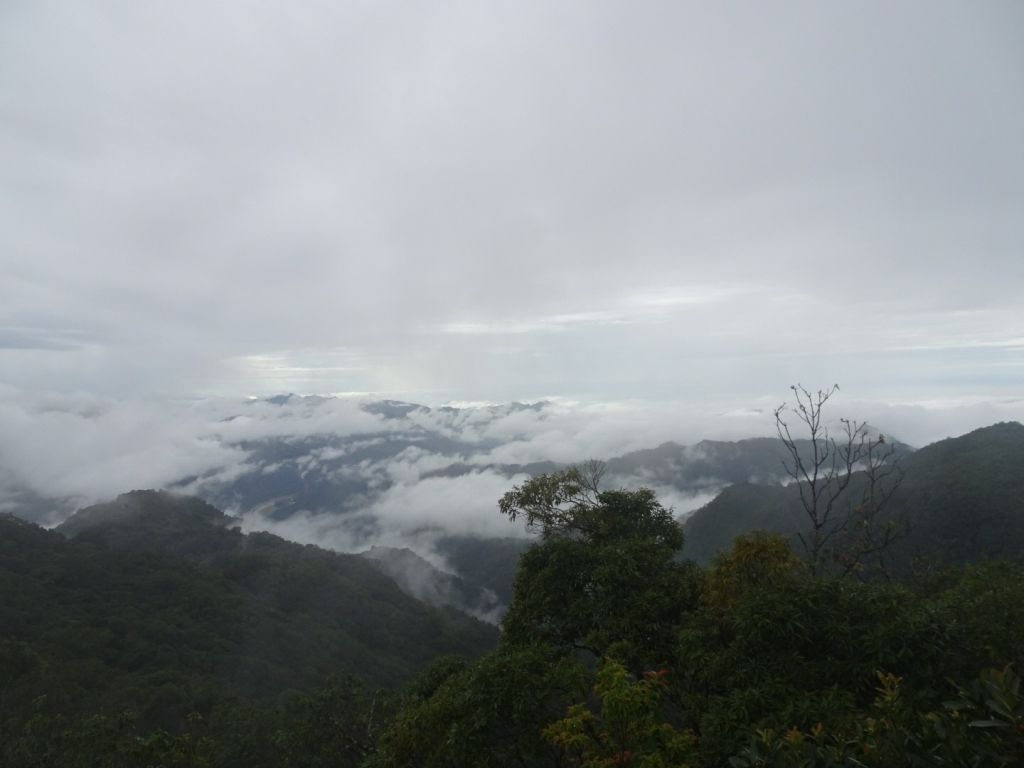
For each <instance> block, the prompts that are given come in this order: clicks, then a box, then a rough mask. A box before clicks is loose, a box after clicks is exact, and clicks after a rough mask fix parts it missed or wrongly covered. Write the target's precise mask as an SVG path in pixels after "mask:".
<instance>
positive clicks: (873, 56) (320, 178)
mask: <svg viewBox="0 0 1024 768" xmlns="http://www.w3.org/2000/svg"><path fill="white" fill-rule="evenodd" d="M0 267H2V275H3V277H2V280H0V383H2V384H4V385H6V386H7V387H8V390H7V391H8V392H11V391H18V392H37V391H41V390H42V391H77V392H85V393H90V394H92V395H96V396H101V397H110V398H115V399H116V398H125V397H129V396H131V397H151V398H161V397H174V398H181V397H191V396H203V395H223V396H244V395H247V394H266V393H270V392H278V391H298V392H337V391H346V392H353V391H357V392H370V393H381V394H387V395H391V396H400V397H405V398H407V399H413V400H418V401H421V402H428V403H439V402H445V401H448V400H452V399H456V400H489V401H504V400H511V399H524V400H525V399H532V398H537V397H545V396H552V395H561V396H565V397H577V398H583V399H586V400H589V401H601V400H621V399H624V398H631V399H637V400H644V401H659V400H661V401H664V400H668V399H672V400H680V401H687V402H691V403H699V402H702V401H705V400H708V401H710V400H716V401H719V400H723V399H726V400H728V399H732V400H735V401H736V402H744V401H745V399H755V398H763V397H768V398H770V399H773V400H774V399H780V398H781V397H782V396H784V395H785V394H786V391H787V390H786V387H787V385H788V384H789V383H791V382H793V381H798V380H799V381H802V382H804V383H805V384H808V385H810V386H818V385H828V384H831V383H833V382H839V383H841V384H842V385H843V387H844V392H848V393H850V394H851V395H853V396H855V397H859V398H863V399H866V400H875V401H878V402H890V403H896V402H899V403H906V402H932V403H934V402H963V401H970V402H977V401H978V400H991V401H993V402H996V401H999V402H1007V401H1011V400H1013V399H1015V398H1024V299H1022V292H1024V3H1021V2H1019V0H1008V1H1007V2H996V1H985V2H954V3H945V2H938V1H937V0H921V1H920V2H892V0H886V1H885V2H877V3H875V2H847V3H832V2H808V3H800V2H782V3H759V2H745V3H735V4H732V3H723V2H715V3H684V2H679V0H672V2H665V3H655V2H593V1H588V2H547V1H544V2H524V0H516V1H515V2H480V1H479V0H473V1H472V2H464V3H446V2H429V3H413V2H409V3H400V4H396V3H389V2H379V1H377V0H375V1H374V2H335V1H333V0H332V1H331V2H313V1H312V0H304V1H303V2H297V3H294V2H276V3H271V2H256V1H255V0H248V1H246V2H226V1H222V2H215V3H211V2H205V1H204V2H182V1H181V0H179V1H178V2H174V3H156V2H149V3H140V2H137V0H124V2H103V1H100V0H97V1H96V2H89V3H82V2H77V1H76V2H67V3H56V2H47V1H46V0H3V2H0Z"/></svg>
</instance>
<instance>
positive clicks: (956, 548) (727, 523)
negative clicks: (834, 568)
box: [685, 422, 1024, 569]
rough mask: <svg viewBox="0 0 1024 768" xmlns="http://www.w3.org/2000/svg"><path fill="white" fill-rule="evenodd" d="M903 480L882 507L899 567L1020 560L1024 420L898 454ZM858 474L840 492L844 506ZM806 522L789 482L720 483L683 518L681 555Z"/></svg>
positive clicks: (701, 554)
mask: <svg viewBox="0 0 1024 768" xmlns="http://www.w3.org/2000/svg"><path fill="white" fill-rule="evenodd" d="M900 464H901V466H902V468H903V471H904V477H903V481H902V484H901V485H900V486H899V488H898V489H897V490H896V492H895V494H894V495H893V497H892V499H891V500H890V501H889V502H888V504H887V505H886V507H885V508H884V516H885V518H886V519H887V520H890V521H893V522H894V523H895V524H897V525H898V526H899V530H900V532H901V533H900V536H899V538H898V539H897V540H896V541H895V542H894V544H893V546H892V555H893V556H894V557H895V558H896V560H897V561H898V562H899V563H900V565H901V567H902V568H903V569H908V568H910V567H911V565H912V564H913V563H915V562H916V563H917V565H927V564H945V565H959V564H964V563H969V562H975V561H979V560H984V559H992V558H994V559H998V558H1008V559H1012V560H1020V559H1022V558H1024V425H1021V424H1018V423H1016V422H1008V423H1001V424H995V425H993V426H990V427H985V428H983V429H978V430H975V431H973V432H970V433H969V434H966V435H963V436H961V437H955V438H950V439H947V440H942V441H940V442H937V443H934V444H932V445H929V446H926V447H925V448H922V449H920V450H919V451H916V452H914V453H910V454H907V455H905V456H903V457H902V458H901V460H900ZM863 480H864V478H863V473H861V474H860V475H859V476H857V477H855V478H854V481H853V482H851V484H850V487H849V488H848V490H847V493H846V494H845V495H844V496H843V497H841V498H840V500H839V502H838V504H837V506H838V507H839V508H840V509H843V508H844V505H845V506H846V507H848V506H849V504H851V503H853V502H854V501H855V500H856V499H857V498H859V494H860V493H861V491H862V488H863ZM804 524H805V518H804V513H803V510H802V508H801V506H800V502H799V498H798V496H797V489H796V487H795V486H790V487H785V488H784V487H781V486H778V485H771V486H767V485H750V484H742V485H735V486H731V487H729V488H726V489H725V490H724V491H723V492H722V493H721V494H720V495H719V496H718V497H717V498H716V499H715V500H714V501H712V502H711V503H710V504H708V505H706V506H705V507H703V508H701V509H700V510H698V511H697V512H695V513H694V514H693V515H692V516H691V517H690V518H689V519H688V520H687V521H686V526H685V527H686V533H687V543H686V549H685V553H686V555H687V556H688V557H692V558H694V559H696V560H698V561H699V562H708V561H709V560H710V559H711V557H713V555H714V554H715V553H716V552H721V551H724V550H726V549H728V548H729V547H730V546H731V544H732V541H733V539H734V538H735V537H736V536H737V535H739V534H741V533H745V532H748V531H752V530H766V531H773V532H777V533H783V534H786V535H794V534H795V533H796V531H797V530H800V529H801V526H803V525H804Z"/></svg>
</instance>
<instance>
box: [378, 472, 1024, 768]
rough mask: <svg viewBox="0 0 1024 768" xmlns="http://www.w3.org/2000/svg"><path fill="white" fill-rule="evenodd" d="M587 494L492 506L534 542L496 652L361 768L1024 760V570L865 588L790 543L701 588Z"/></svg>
mask: <svg viewBox="0 0 1024 768" xmlns="http://www.w3.org/2000/svg"><path fill="white" fill-rule="evenodd" d="M578 480H579V476H578V475H577V476H573V475H571V474H570V475H567V474H565V473H559V474H556V475H553V476H546V477H543V478H540V479H536V480H533V481H529V482H528V483H527V484H525V485H524V486H523V487H521V488H517V489H516V490H515V491H514V492H512V493H510V494H509V495H507V496H506V497H505V499H503V504H502V510H503V511H504V512H506V514H510V513H513V514H517V515H519V514H523V515H528V516H529V519H531V521H532V522H533V523H534V524H535V525H537V526H538V527H539V528H540V529H541V530H542V532H543V534H542V539H541V541H540V542H539V543H538V544H537V545H536V546H535V547H534V548H532V549H531V550H529V551H528V552H527V553H526V555H525V556H524V557H523V559H522V561H521V563H520V568H519V573H518V577H517V580H516V590H515V597H514V600H513V604H512V607H511V608H510V610H509V613H508V615H507V616H506V619H505V624H504V629H505V634H504V636H503V638H502V643H501V645H500V646H499V648H498V649H497V650H496V651H495V652H493V653H492V654H489V655H488V656H487V657H485V658H484V659H482V660H481V661H479V662H477V663H475V664H454V663H451V662H444V663H441V664H439V665H437V666H435V668H434V669H433V670H432V671H431V672H430V673H429V674H428V675H427V676H425V677H424V678H423V679H422V680H421V681H420V682H419V683H418V684H417V685H415V686H413V687H412V688H411V689H409V691H407V693H406V696H405V698H404V701H403V704H402V706H401V707H400V709H399V711H398V714H397V716H396V718H395V720H394V721H393V722H392V724H391V725H390V727H389V728H388V729H387V730H386V731H385V733H384V734H383V736H382V738H381V741H380V743H379V748H378V751H377V753H376V754H375V755H374V756H373V757H372V758H371V762H370V764H371V765H373V766H377V767H378V768H386V767H388V768H392V767H393V768H397V767H398V766H424V767H427V766H431V767H432V766H438V767H440V766H504V765H520V766H551V767H552V768H555V766H573V765H579V766H585V767H586V768H610V767H611V766H634V767H635V768H640V766H702V767H704V766H706V767H707V768H711V767H712V766H714V767H717V766H723V765H730V766H736V767H737V768H739V767H740V766H756V765H762V766H768V765H771V766H780V767H782V766H786V767H787V768H788V767H789V766H792V767H793V768H796V767H797V766H822V768H824V767H825V766H851V767H852V766H877V768H886V767H887V766H892V765H909V764H913V765H922V766H945V765H977V766H1013V765H1019V764H1021V761H1022V760H1024V694H1022V692H1021V690H1020V682H1019V678H1018V677H1017V674H1016V672H1015V670H1020V669H1021V665H1022V664H1024V570H1022V569H1021V568H1020V567H1017V566H1013V565H1009V564H1005V563H998V562H992V563H985V564H981V565H977V566H972V567H970V568H968V569H966V570H950V569H947V570H942V571H938V572H934V573H932V574H930V575H929V576H928V577H927V578H926V579H918V580H913V581H907V582H904V583H864V582H862V581H860V580H858V579H854V578H845V579H841V578H837V577H835V576H813V575H812V574H811V573H810V571H809V569H808V567H807V565H806V564H805V563H804V562H803V561H802V560H801V559H800V558H799V557H798V556H797V555H796V554H795V553H794V552H793V551H792V549H791V548H790V545H789V542H788V541H787V540H786V538H784V537H780V536H777V535H772V534H766V533H757V534H750V535H745V536H741V537H740V538H739V539H737V541H736V542H735V544H734V545H733V547H732V548H731V549H730V551H729V552H728V554H723V555H721V556H719V557H717V558H716V559H715V561H714V563H713V564H712V565H711V567H709V568H706V569H700V568H696V567H692V566H687V565H685V564H684V563H682V562H680V560H679V559H678V557H677V555H678V548H679V546H680V545H681V544H682V543H683V541H682V536H681V535H680V533H679V531H678V529H677V530H676V532H675V533H673V532H672V530H671V527H672V526H675V525H677V524H676V523H675V522H674V521H673V520H672V519H671V517H670V516H669V517H666V516H665V514H664V511H665V510H664V509H663V508H662V507H661V506H660V505H659V504H658V503H657V500H656V499H655V498H654V496H653V494H651V493H650V492H649V491H646V492H645V491H641V492H612V493H587V492H586V488H585V487H581V486H580V484H579V483H578ZM612 521H614V522H613V523H612ZM610 523H611V524H610ZM665 595H671V597H672V599H671V600H662V599H661V598H663V597H664V596H665ZM980 724H989V725H985V727H982V726H981V725H980Z"/></svg>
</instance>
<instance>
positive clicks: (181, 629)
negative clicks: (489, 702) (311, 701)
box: [0, 492, 497, 764]
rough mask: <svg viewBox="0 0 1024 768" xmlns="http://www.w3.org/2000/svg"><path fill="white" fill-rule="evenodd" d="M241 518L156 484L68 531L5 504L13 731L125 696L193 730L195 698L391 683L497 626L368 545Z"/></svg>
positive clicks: (6, 646) (142, 720) (116, 708)
mask: <svg viewBox="0 0 1024 768" xmlns="http://www.w3.org/2000/svg"><path fill="white" fill-rule="evenodd" d="M230 523H231V520H230V518H227V517H226V516H224V515H223V514H221V513H220V512H219V511H217V510H215V509H213V508H212V507H209V506H208V505H206V504H204V503H203V502H201V501H198V500H196V499H188V498H179V497H174V496H170V495H168V494H163V493H155V492H133V493H131V494H126V495H125V496H122V497H120V498H119V499H118V500H117V501H115V502H112V503H111V504H106V505H99V506H97V507H92V508H90V509H87V510H83V511H82V512H81V513H79V514H78V515H76V516H74V517H72V518H71V519H70V520H69V521H68V522H67V523H66V524H65V525H63V526H61V529H60V532H55V531H46V530H43V529H41V528H38V527H36V526H34V525H30V524H27V523H24V522H22V521H20V520H17V519H16V518H12V517H9V516H8V517H4V518H0V595H3V599H2V600H0V627H2V634H0V670H2V672H3V680H4V696H3V701H2V702H0V723H2V727H3V729H4V730H3V734H4V735H6V736H8V737H9V738H8V741H10V739H11V738H13V737H14V736H15V735H17V734H21V733H22V732H23V729H24V728H26V727H27V725H28V723H29V722H30V720H31V718H32V717H43V718H44V719H45V718H51V719H52V718H70V719H71V720H72V721H74V720H75V719H76V718H79V717H83V716H92V715H104V716H116V715H118V713H120V712H122V711H123V710H130V711H131V712H132V713H134V716H135V718H136V720H135V722H136V725H137V726H138V727H140V728H143V729H148V728H155V727H161V728H164V729H167V730H168V731H169V732H181V730H182V729H183V728H184V727H185V724H186V716H187V715H188V714H189V713H191V712H197V713H200V714H201V715H202V716H203V717H204V718H207V719H209V718H214V719H216V718H217V717H218V716H219V715H218V713H219V712H220V711H221V710H223V709H224V708H225V707H229V706H234V705H235V704H238V703H241V702H244V703H245V704H246V705H250V704H253V703H259V702H263V703H264V704H265V705H266V706H267V707H273V706H277V705H278V704H283V703H284V702H287V701H288V700H291V699H294V698H295V695H296V694H297V693H298V692H301V691H311V690H313V689H314V688H316V687H318V686H322V685H324V684H325V683H326V682H327V681H328V680H329V679H330V678H332V677H338V676H351V677H353V678H354V679H358V680H359V681H361V683H362V684H363V686H364V687H365V688H367V689H368V690H373V689H375V688H380V687H384V688H394V687H396V686H399V685H401V684H403V683H404V682H406V681H407V680H408V679H409V678H410V676H412V675H413V674H414V673H416V672H417V671H418V670H420V669H422V668H423V667H424V666H425V665H426V664H427V663H428V662H430V661H431V660H433V659H435V658H436V657H438V656H440V655H443V654H450V653H457V654H461V655H465V656H467V657H470V658H472V657H475V656H478V655H479V654H481V653H483V652H485V651H487V650H488V649H490V648H492V647H493V646H494V644H495V642H496V640H497V632H496V631H495V629H494V628H493V627H491V626H488V625H485V624H482V623H480V622H478V621H476V620H475V619H472V618H470V617H468V616H466V615H464V614H460V613H458V612H455V611H452V610H438V609H435V608H431V607H428V606H426V605H425V604H423V603H421V602H419V601H417V600H414V599H413V598H411V597H409V596H407V595H406V594H404V593H403V592H401V591H400V590H399V589H398V587H397V586H396V585H395V584H394V582H392V581H391V580H390V579H388V578H387V577H385V576H384V575H382V574H381V573H380V572H379V571H378V569H376V568H375V567H374V566H373V565H372V564H371V563H369V562H367V561H365V560H364V559H362V558H359V557H356V556H348V555H339V554H336V553H331V552H326V551H324V550H320V549H318V548H316V547H308V546H307V547H304V546H301V545H298V544H292V543H289V542H286V541H284V540H282V539H279V538H277V537H275V536H271V535H269V534H253V535H248V536H246V535H243V534H242V533H240V532H239V531H238V530H236V529H234V528H232V527H230ZM62 533H67V534H71V535H73V538H71V539H68V538H66V537H65V536H64V535H62ZM261 706H262V705H261ZM5 764H10V763H5Z"/></svg>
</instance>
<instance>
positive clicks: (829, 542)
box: [775, 384, 903, 575]
mask: <svg viewBox="0 0 1024 768" xmlns="http://www.w3.org/2000/svg"><path fill="white" fill-rule="evenodd" d="M790 389H791V390H792V392H793V397H794V401H793V403H792V404H790V403H783V404H782V405H780V406H779V407H778V408H776V409H775V427H776V430H777V432H778V435H779V438H780V439H781V440H782V442H783V444H784V445H785V446H786V450H787V452H788V453H789V457H790V459H789V461H784V462H783V466H784V467H785V469H786V472H787V474H788V475H789V476H790V477H791V478H792V479H793V481H794V482H795V483H796V485H797V491H798V493H799V497H800V504H801V506H802V507H803V511H804V513H805V515H806V519H807V523H808V527H807V528H806V530H798V531H797V536H798V538H799V539H800V543H801V544H802V545H803V548H804V551H805V553H806V556H807V560H808V562H809V564H810V567H811V571H812V573H815V574H817V573H821V572H822V571H824V570H825V569H827V568H829V567H831V563H830V561H831V560H834V561H835V563H836V564H837V565H838V567H839V569H840V572H841V573H843V574H849V573H854V572H858V571H861V570H863V569H864V567H865V566H866V565H867V564H868V562H869V561H872V562H874V561H877V562H878V563H880V564H881V570H882V572H883V574H885V575H887V574H888V568H887V566H886V561H885V554H886V552H887V550H888V549H889V546H890V544H891V543H892V541H893V539H894V538H895V537H896V536H897V535H898V532H899V528H898V526H895V525H890V524H889V523H885V524H882V523H881V521H880V515H879V513H880V512H881V510H882V508H883V507H884V506H885V504H886V503H887V502H888V501H889V499H890V498H891V497H892V495H893V493H894V492H895V491H896V488H897V487H898V486H899V484H900V482H901V481H902V478H903V474H902V471H901V469H900V467H899V464H898V461H897V460H896V459H897V456H896V446H895V445H893V444H891V443H887V442H886V440H885V437H884V436H883V435H877V436H872V434H871V432H870V430H869V428H868V424H867V422H863V421H856V420H853V419H840V420H839V423H840V424H841V425H842V428H841V429H840V430H839V432H838V435H833V434H832V432H831V431H830V430H829V427H828V424H827V423H826V421H825V419H824V416H825V414H824V411H825V405H826V404H827V403H828V401H829V399H830V398H831V397H832V396H833V395H834V394H835V393H836V392H838V391H839V385H838V384H835V385H833V386H832V387H831V388H830V389H824V390H823V389H819V390H817V391H816V392H811V391H810V390H807V389H805V388H804V387H803V386H801V385H800V384H796V385H794V386H792V387H790ZM791 424H792V427H791V426H790V425H791ZM794 430H799V431H800V432H802V433H803V434H804V436H805V437H806V440H807V449H806V450H805V451H801V443H800V442H799V437H798V436H797V435H794ZM858 471H863V473H864V484H863V487H862V493H861V495H860V497H859V498H858V499H856V501H854V499H853V498H851V497H850V496H849V495H848V494H846V492H847V489H848V488H849V486H850V483H851V481H852V480H853V478H854V473H855V472H858Z"/></svg>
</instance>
